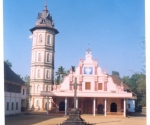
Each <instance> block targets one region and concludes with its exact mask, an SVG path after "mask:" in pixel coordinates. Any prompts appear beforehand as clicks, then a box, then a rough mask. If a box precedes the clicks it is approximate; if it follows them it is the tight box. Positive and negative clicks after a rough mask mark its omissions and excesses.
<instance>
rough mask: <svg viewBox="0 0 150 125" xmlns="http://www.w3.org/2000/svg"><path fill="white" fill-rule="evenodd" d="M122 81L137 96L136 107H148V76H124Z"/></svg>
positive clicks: (138, 74) (139, 74) (140, 74)
mask: <svg viewBox="0 0 150 125" xmlns="http://www.w3.org/2000/svg"><path fill="white" fill-rule="evenodd" d="M122 81H123V83H125V84H126V85H127V86H128V87H129V88H130V89H131V91H132V92H134V93H135V94H136V96H137V100H136V105H135V106H136V107H138V106H140V105H141V106H146V75H145V74H143V73H134V74H133V75H132V76H131V77H129V76H124V77H123V78H122Z"/></svg>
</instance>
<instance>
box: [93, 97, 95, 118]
mask: <svg viewBox="0 0 150 125" xmlns="http://www.w3.org/2000/svg"><path fill="white" fill-rule="evenodd" d="M93 116H95V98H93Z"/></svg>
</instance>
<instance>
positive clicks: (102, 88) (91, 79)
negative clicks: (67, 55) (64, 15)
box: [41, 49, 135, 116]
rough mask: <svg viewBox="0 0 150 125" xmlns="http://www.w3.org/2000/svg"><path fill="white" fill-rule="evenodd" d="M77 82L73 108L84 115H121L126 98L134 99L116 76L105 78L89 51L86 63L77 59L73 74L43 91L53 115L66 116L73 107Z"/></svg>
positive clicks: (123, 113)
mask: <svg viewBox="0 0 150 125" xmlns="http://www.w3.org/2000/svg"><path fill="white" fill-rule="evenodd" d="M75 78H77V83H78V84H80V86H78V87H77V99H76V107H77V108H79V109H80V110H81V113H83V114H93V115H94V116H95V115H96V114H104V115H105V116H106V115H109V114H111V115H113V114H115V115H117V114H120V115H124V116H126V110H127V109H128V105H129V104H128V99H132V100H133V99H134V98H135V97H134V95H133V93H132V92H128V89H129V88H128V87H127V86H126V85H125V84H124V83H123V82H122V81H121V80H120V79H119V77H118V76H116V75H108V74H107V72H106V70H102V68H101V67H100V66H99V65H98V61H97V60H96V59H95V60H93V59H92V54H91V50H90V49H88V50H87V51H86V55H85V60H82V59H81V60H80V61H79V64H78V66H77V67H76V69H75V71H72V70H70V73H69V75H68V76H66V77H65V78H64V80H63V82H62V83H61V84H60V85H54V86H53V90H52V91H50V92H47V91H42V92H41V95H42V96H45V97H50V100H51V101H50V103H51V105H50V106H51V107H50V110H51V111H53V112H60V111H64V112H65V114H67V113H68V111H69V110H70V109H71V108H73V107H74V87H73V86H71V84H73V83H75Z"/></svg>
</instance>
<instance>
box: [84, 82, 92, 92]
mask: <svg viewBox="0 0 150 125" xmlns="http://www.w3.org/2000/svg"><path fill="white" fill-rule="evenodd" d="M90 89H91V83H90V82H86V83H85V90H90Z"/></svg>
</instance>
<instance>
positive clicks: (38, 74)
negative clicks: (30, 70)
mask: <svg viewBox="0 0 150 125" xmlns="http://www.w3.org/2000/svg"><path fill="white" fill-rule="evenodd" d="M37 77H38V78H40V70H38V72H37Z"/></svg>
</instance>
